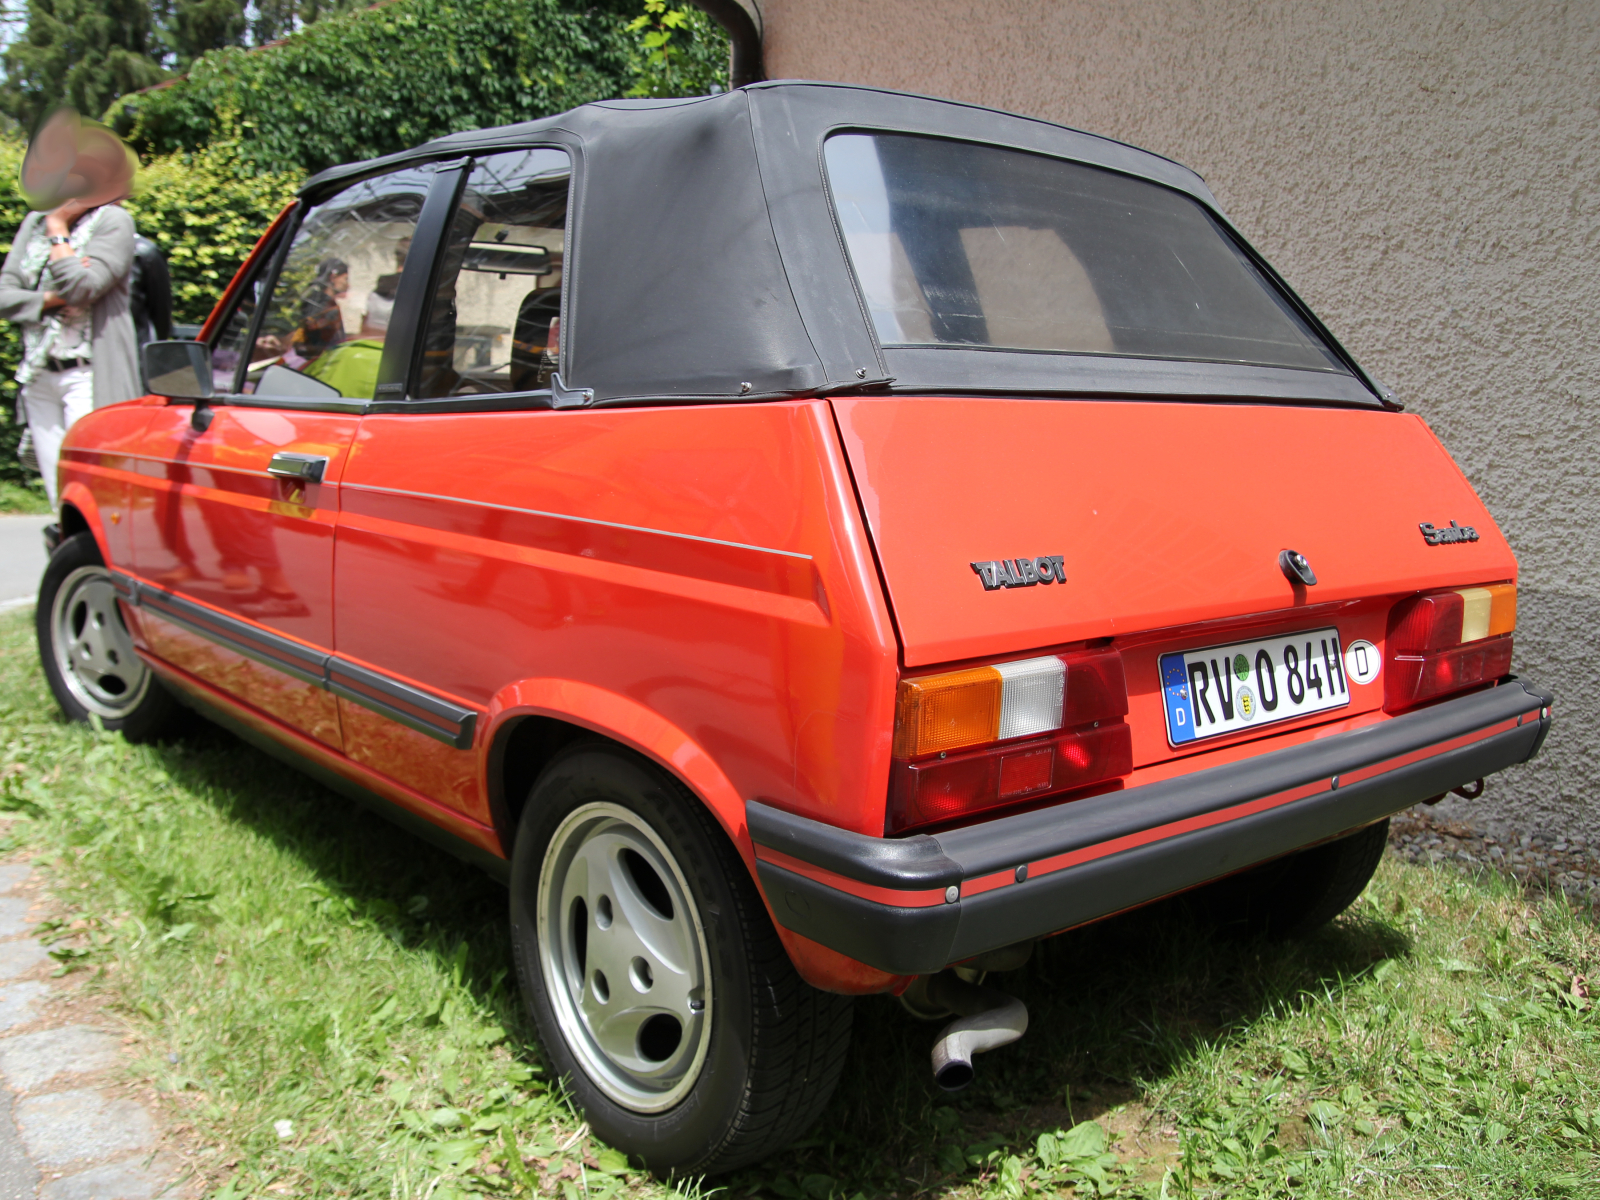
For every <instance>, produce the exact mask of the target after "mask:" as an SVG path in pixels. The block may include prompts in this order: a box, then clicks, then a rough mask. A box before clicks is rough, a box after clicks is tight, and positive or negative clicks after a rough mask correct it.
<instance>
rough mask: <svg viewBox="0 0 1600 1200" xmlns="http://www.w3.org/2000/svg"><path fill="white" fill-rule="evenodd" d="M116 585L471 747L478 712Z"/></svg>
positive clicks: (208, 632)
mask: <svg viewBox="0 0 1600 1200" xmlns="http://www.w3.org/2000/svg"><path fill="white" fill-rule="evenodd" d="M111 579H112V582H113V584H114V585H115V586H116V589H117V593H118V595H120V596H121V597H122V598H123V599H124V600H126V601H127V602H128V603H129V604H132V605H135V606H143V607H148V608H150V609H151V610H152V611H154V612H158V613H160V614H161V615H162V616H163V617H166V618H167V619H168V620H171V621H175V622H177V623H178V624H179V625H182V626H183V627H184V628H185V629H188V630H191V631H192V632H194V633H198V634H199V635H200V636H201V637H203V638H208V639H209V640H211V641H213V642H216V643H218V644H219V645H223V646H227V647H228V648H229V649H232V650H237V651H238V652H239V653H240V654H243V655H245V656H246V657H248V658H252V659H254V660H255V661H256V662H259V663H264V664H266V665H267V666H269V667H272V668H274V669H276V670H279V671H282V672H284V673H285V674H286V675H290V676H293V677H294V678H295V679H299V680H301V681H302V682H304V683H309V684H311V685H312V686H313V687H319V688H326V689H328V690H329V691H331V692H333V693H334V694H335V695H337V696H343V697H344V698H345V699H346V700H349V701H352V702H353V703H355V704H359V705H361V706H362V707H363V708H367V709H371V710H372V711H373V712H375V713H378V714H379V715H381V716H385V717H388V718H389V719H390V720H391V721H398V722H399V723H400V724H402V725H404V726H406V727H407V728H408V729H415V730H416V731H417V732H418V733H425V734H427V735H428V736H429V737H431V738H434V739H435V740H437V741H441V742H443V743H444V744H445V745H447V746H452V747H454V748H455V749H457V750H468V749H471V747H472V737H473V733H474V732H475V730H476V728H477V723H478V714H477V712H476V710H474V709H470V708H463V707H462V706H461V705H459V704H455V703H453V702H451V701H449V700H445V699H443V698H441V697H439V696H435V695H434V694H433V693H432V692H425V691H423V690H422V689H421V688H417V687H413V686H411V685H410V684H408V683H401V682H400V681H399V680H396V679H391V678H389V677H388V676H387V675H380V674H379V673H378V672H376V671H373V670H369V669H368V668H366V667H360V666H357V665H356V664H355V663H353V662H348V661H346V660H345V659H342V658H340V657H338V656H337V655H335V654H330V653H328V652H327V651H325V650H313V649H311V648H310V647H308V646H304V645H301V644H300V643H299V642H296V641H293V640H291V639H289V638H286V637H283V636H281V635H279V634H275V633H272V632H270V631H269V630H266V629H263V628H261V627H260V626H259V625H253V624H251V623H250V622H248V621H242V620H240V619H239V618H238V617H232V616H229V615H228V614H226V613H221V612H217V611H216V610H215V609H211V608H206V607H205V606H204V605H200V604H196V603H194V602H193V601H192V600H186V599H184V598H183V597H182V596H177V595H174V594H173V593H171V592H165V591H161V590H160V589H157V588H153V587H151V586H150V585H149V584H148V583H143V582H141V581H139V580H137V579H134V578H132V577H131V576H128V575H124V574H123V573H121V572H120V571H113V572H112V573H111Z"/></svg>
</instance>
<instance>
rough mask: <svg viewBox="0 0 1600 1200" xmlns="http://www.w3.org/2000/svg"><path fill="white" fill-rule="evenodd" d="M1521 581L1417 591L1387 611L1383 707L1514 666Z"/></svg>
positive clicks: (1411, 704)
mask: <svg viewBox="0 0 1600 1200" xmlns="http://www.w3.org/2000/svg"><path fill="white" fill-rule="evenodd" d="M1516 627H1517V585H1516V584H1514V583H1498V584H1495V585H1494V586H1492V587H1473V588H1456V589H1454V590H1453V591H1448V592H1431V593H1429V594H1428V595H1426V596H1414V597H1412V598H1411V599H1410V600H1404V601H1401V602H1400V603H1399V604H1397V605H1395V607H1394V610H1393V611H1392V612H1391V613H1390V614H1389V636H1388V659H1389V662H1388V670H1387V675H1386V679H1385V681H1384V685H1383V707H1384V711H1385V712H1391V713H1395V712H1404V711H1406V710H1407V709H1409V708H1415V707H1416V706H1417V705H1419V704H1422V703H1425V702H1426V701H1429V700H1436V699H1438V698H1439V697H1441V696H1449V695H1452V694H1454V693H1456V692H1462V691H1466V690H1467V689H1468V688H1473V687H1477V686H1478V685H1480V684H1484V683H1490V682H1492V681H1494V680H1496V679H1499V678H1500V677H1501V676H1502V675H1505V674H1507V673H1508V672H1509V671H1510V670H1511V634H1512V631H1513V630H1515V629H1516Z"/></svg>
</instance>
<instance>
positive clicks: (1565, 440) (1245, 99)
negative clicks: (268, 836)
mask: <svg viewBox="0 0 1600 1200" xmlns="http://www.w3.org/2000/svg"><path fill="white" fill-rule="evenodd" d="M760 8H761V12H762V15H763V17H764V19H765V26H766V37H765V42H766V53H767V70H768V73H769V75H770V76H771V77H772V78H775V79H777V78H811V79H836V80H845V81H850V82H859V83H870V84H877V85H881V86H885V87H893V88H903V89H906V90H909V91H918V92H924V93H928V94H932V95H941V96H951V97H955V98H958V99H963V100H970V101H975V102H977V103H981V104H988V105H993V106H995V107H998V108H1005V109H1010V110H1012V111H1015V112H1022V113H1028V114H1032V115H1037V116H1041V117H1046V118H1048V119H1050V120H1053V121H1060V122H1062V123H1064V124H1067V125H1072V126H1076V127H1077V128H1080V129H1086V130H1090V131H1092V132H1095V133H1102V134H1107V135H1109V136H1111V137H1115V138H1120V139H1122V140H1124V141H1127V142H1131V143H1133V144H1135V145H1138V146H1143V147H1145V148H1146V149H1150V150H1155V151H1157V152H1159V153H1161V154H1165V155H1168V156H1170V157H1172V158H1175V159H1178V160H1179V161H1180V162H1183V163H1186V164H1188V165H1189V166H1191V167H1193V168H1195V169H1196V170H1198V171H1199V172H1200V173H1201V174H1202V175H1204V176H1205V177H1206V180H1207V182H1208V183H1209V184H1210V186H1211V188H1212V190H1213V191H1214V192H1215V193H1216V194H1217V196H1218V197H1219V198H1220V200H1221V202H1222V204H1223V206H1224V208H1225V210H1226V211H1227V212H1228V214H1229V216H1230V217H1231V218H1232V219H1233V220H1234V222H1235V223H1236V224H1237V225H1238V226H1239V227H1240V228H1241V229H1242V230H1243V231H1244V233H1245V235H1246V236H1247V237H1248V238H1250V239H1251V241H1252V242H1254V244H1255V245H1256V246H1257V247H1258V248H1259V249H1260V250H1261V251H1262V252H1263V253H1264V254H1265V255H1266V256H1267V258H1268V259H1269V260H1270V261H1271V262H1272V263H1273V264H1274V265H1275V266H1277V267H1278V269H1279V270H1280V271H1281V272H1282V273H1283V274H1284V276H1285V277H1286V278H1287V279H1288V280H1289V281H1290V283H1291V284H1292V285H1293V286H1294V287H1295V288H1296V289H1297V290H1299V291H1300V293H1301V294H1302V295H1304V296H1305V297H1306V299H1307V300H1308V301H1309V302H1310V303H1311V305H1312V306H1313V307H1314V308H1315V309H1316V310H1317V311H1318V312H1319V313H1320V314H1321V315H1322V317H1323V318H1324V320H1326V321H1327V323H1328V325H1329V326H1330V327H1331V328H1332V329H1333V330H1334V332H1335V334H1336V335H1337V336H1338V337H1339V338H1340V339H1341V340H1342V341H1343V342H1344V343H1345V345H1346V346H1348V347H1349V348H1350V350H1351V351H1352V353H1354V354H1355V356H1356V357H1357V359H1358V360H1359V361H1361V362H1362V363H1363V364H1365V365H1366V366H1367V367H1368V369H1370V370H1371V371H1373V373H1374V374H1376V375H1377V376H1378V377H1379V378H1381V379H1382V380H1384V382H1386V383H1388V384H1390V385H1391V386H1393V387H1394V388H1395V389H1396V390H1397V391H1398V392H1399V394H1400V397H1401V399H1402V400H1403V401H1404V402H1405V403H1406V404H1407V406H1408V407H1410V408H1411V409H1412V410H1413V411H1416V412H1420V413H1421V414H1423V416H1425V417H1426V418H1427V420H1428V421H1429V422H1430V423H1431V424H1432V426H1433V428H1434V429H1435V430H1436V431H1437V432H1438V434H1439V436H1440V437H1441V438H1442V439H1443V440H1444V443H1445V445H1446V446H1448V447H1449V448H1450V450H1451V452H1452V453H1453V454H1454V455H1455V457H1456V461H1457V462H1459V463H1460V464H1461V467H1462V469H1463V470H1465V472H1466V473H1467V476H1468V477H1469V478H1470V479H1471V480H1472V483H1473V485H1474V486H1475V487H1476V488H1477V489H1478V492H1479V494H1480V495H1481V496H1482V497H1483V498H1484V500H1485V502H1486V503H1487V504H1488V506H1489V508H1490V510H1491V511H1492V512H1493V513H1494V514H1495V517H1496V518H1497V520H1498V521H1499V522H1500V525H1501V528H1502V529H1504V530H1505V532H1506V535H1507V536H1508V537H1509V538H1510V540H1511V544H1512V545H1513V547H1515V549H1516V551H1517V554H1518V556H1519V558H1520V559H1521V564H1522V576H1521V583H1522V587H1521V596H1520V599H1521V613H1520V618H1519V623H1518V630H1517V662H1516V669H1517V670H1519V671H1521V672H1522V673H1524V674H1525V675H1527V676H1529V677H1531V678H1533V679H1536V680H1538V681H1540V682H1544V683H1547V684H1548V685H1549V686H1551V687H1553V688H1554V690H1555V691H1556V692H1557V695H1558V713H1559V717H1560V719H1559V721H1558V723H1557V726H1556V730H1555V732H1553V733H1552V735H1551V738H1550V741H1549V744H1548V745H1547V746H1546V749H1545V751H1544V754H1543V757H1542V758H1541V759H1540V760H1538V761H1537V762H1535V763H1533V764H1531V765H1529V766H1526V767H1521V768H1518V769H1516V770H1515V771H1512V772H1508V773H1506V774H1504V775H1502V776H1500V777H1499V779H1498V780H1496V781H1495V782H1493V783H1492V784H1491V785H1490V787H1489V789H1488V790H1487V791H1486V793H1485V795H1484V797H1483V799H1482V800H1480V801H1478V802H1477V803H1476V804H1475V805H1474V806H1472V808H1471V811H1472V813H1473V814H1474V815H1477V816H1480V817H1482V818H1484V819H1486V820H1488V821H1489V822H1490V823H1491V824H1499V823H1502V822H1515V823H1516V824H1518V825H1520V826H1522V827H1523V828H1534V829H1541V830H1545V831H1550V832H1562V831H1565V832H1582V833H1584V834H1585V835H1586V836H1589V837H1600V804H1597V803H1596V801H1595V798H1594V795H1593V789H1594V785H1595V783H1596V782H1597V780H1600V771H1597V766H1600V750H1597V747H1600V667H1597V662H1600V657H1597V652H1596V651H1597V648H1596V641H1597V639H1600V489H1597V487H1596V477H1597V470H1596V465H1595V459H1596V455H1597V452H1600V432H1597V429H1596V421H1597V417H1600V404H1597V401H1600V3H1597V2H1596V0H1587V2H1584V3H1572V4H1563V3H1554V2H1539V0H1471V2H1469V3H1460V2H1456V3H1440V2H1437V0H1396V2H1393V3H1372V2H1361V0H1343V2H1338V0H1335V2H1328V3H1311V2H1310V0H1306V2H1302V3H1283V2H1266V3H1251V2H1247V0H1140V2H1139V3H1136V4H1108V3H1103V2H1102V3H1086V2H1082V0H981V2H980V0H967V2H962V0H760ZM1452 804H1454V805H1456V806H1457V807H1458V808H1459V807H1460V802H1458V801H1453V802H1452Z"/></svg>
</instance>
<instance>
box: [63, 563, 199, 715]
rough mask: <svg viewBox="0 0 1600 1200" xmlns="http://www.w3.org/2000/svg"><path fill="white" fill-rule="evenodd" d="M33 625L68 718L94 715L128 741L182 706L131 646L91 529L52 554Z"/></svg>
mask: <svg viewBox="0 0 1600 1200" xmlns="http://www.w3.org/2000/svg"><path fill="white" fill-rule="evenodd" d="M34 626H35V629H36V631H37V633H38V638H39V661H40V662H41V663H42V664H43V666H44V674H45V678H46V679H47V680H49V682H50V691H51V692H52V693H53V694H54V695H55V698H56V703H57V704H59V705H60V706H61V711H62V712H63V713H65V714H66V716H67V719H68V720H71V721H79V722H83V723H88V722H89V720H90V717H91V715H93V716H94V717H96V718H98V719H99V721H100V723H101V724H102V725H103V726H104V727H105V728H106V729H111V730H116V731H118V732H120V733H121V734H122V735H123V736H124V737H126V738H127V739H128V740H129V741H131V742H138V741H149V740H150V739H152V738H155V737H159V736H160V735H161V734H162V733H164V732H166V731H167V730H168V729H169V728H170V727H171V726H172V723H173V719H174V718H175V717H176V715H177V713H178V711H179V706H178V704H177V702H176V701H175V700H173V698H172V695H171V693H170V692H168V691H167V690H166V688H164V687H162V686H161V681H160V680H159V679H157V678H156V676H155V672H153V671H151V670H150V668H149V667H147V666H146V665H145V664H144V662H143V660H141V659H140V658H139V656H138V655H137V654H136V653H135V652H134V649H133V639H132V638H131V637H130V636H129V634H128V628H127V625H126V624H125V623H124V622H123V619H122V610H121V608H120V606H119V605H118V604H117V600H116V589H115V588H114V587H112V584H111V573H110V572H109V571H107V570H106V566H105V560H104V559H102V558H101V557H100V548H99V547H98V546H96V545H95V541H94V536H93V535H92V534H89V533H76V534H73V535H72V536H71V537H69V538H65V539H63V541H62V542H61V544H60V545H59V546H57V547H56V549H55V553H53V554H52V555H51V556H50V562H49V564H48V565H47V566H46V567H45V571H44V578H43V579H42V580H41V581H40V583H39V603H38V607H37V608H36V609H35V612H34Z"/></svg>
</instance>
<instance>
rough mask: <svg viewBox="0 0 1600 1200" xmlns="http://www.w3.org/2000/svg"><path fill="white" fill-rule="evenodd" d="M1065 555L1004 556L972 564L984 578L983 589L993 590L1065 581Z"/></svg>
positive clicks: (981, 577) (982, 578) (980, 577)
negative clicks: (1041, 556)
mask: <svg viewBox="0 0 1600 1200" xmlns="http://www.w3.org/2000/svg"><path fill="white" fill-rule="evenodd" d="M1065 557H1066V555H1064V554H1046V555H1045V556H1044V557H1043V558H1002V559H998V560H995V561H993V562H975V563H972V564H971V566H972V569H973V570H974V571H975V572H976V573H977V575H978V578H979V579H981V580H983V590H984V591H986V592H992V591H994V590H995V589H997V588H1015V587H1033V586H1034V584H1037V583H1065V582H1066V581H1067V575H1066V571H1065V570H1064V569H1063V568H1062V566H1061V563H1062V560H1063V559H1064V558H1065Z"/></svg>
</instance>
